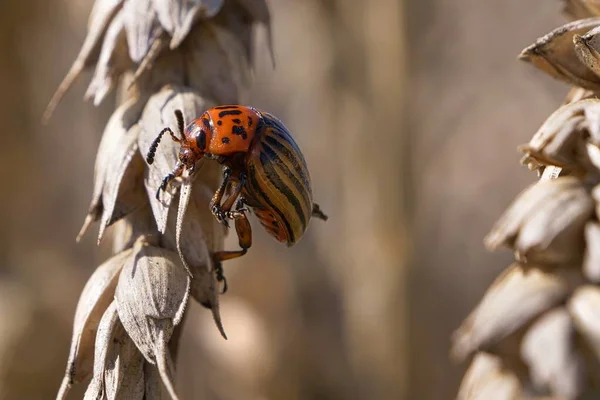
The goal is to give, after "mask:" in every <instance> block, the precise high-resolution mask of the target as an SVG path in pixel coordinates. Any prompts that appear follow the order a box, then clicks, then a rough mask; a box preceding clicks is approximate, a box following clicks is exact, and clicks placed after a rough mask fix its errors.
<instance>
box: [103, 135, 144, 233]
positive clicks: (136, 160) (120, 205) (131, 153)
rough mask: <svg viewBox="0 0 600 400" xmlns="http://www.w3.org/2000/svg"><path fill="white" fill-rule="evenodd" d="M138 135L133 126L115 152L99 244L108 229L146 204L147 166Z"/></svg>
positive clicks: (110, 165) (106, 186)
mask: <svg viewBox="0 0 600 400" xmlns="http://www.w3.org/2000/svg"><path fill="white" fill-rule="evenodd" d="M139 131H140V128H139V126H138V125H134V126H133V127H132V128H131V129H129V131H127V134H126V135H123V136H122V137H121V140H120V142H119V144H118V145H117V146H115V148H114V149H113V153H112V157H111V160H110V164H109V166H108V168H107V171H106V182H105V184H104V190H103V193H102V204H103V205H104V210H103V212H102V220H101V221H100V232H99V233H98V243H100V240H102V236H103V234H104V230H105V229H106V228H107V227H108V226H110V225H111V224H113V223H114V222H116V221H118V220H119V219H121V218H123V217H124V216H126V215H128V214H129V213H131V212H133V211H135V210H136V209H138V208H140V207H142V206H143V205H144V204H146V203H147V197H146V193H145V190H144V187H143V185H142V181H143V176H144V166H145V164H144V160H143V159H142V156H141V155H140V153H139V151H138V150H139V149H138V144H137V140H138V135H139Z"/></svg>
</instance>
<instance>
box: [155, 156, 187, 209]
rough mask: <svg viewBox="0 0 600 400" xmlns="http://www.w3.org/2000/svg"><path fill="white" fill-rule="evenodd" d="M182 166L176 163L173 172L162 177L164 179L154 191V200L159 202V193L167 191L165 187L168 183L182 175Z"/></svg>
mask: <svg viewBox="0 0 600 400" xmlns="http://www.w3.org/2000/svg"><path fill="white" fill-rule="evenodd" d="M183 168H184V167H183V164H181V163H179V162H178V163H177V165H175V169H173V171H172V172H171V173H170V174H168V175H167V176H165V177H164V179H163V180H162V183H161V184H160V186H159V187H158V190H157V191H156V200H158V201H160V192H161V191H166V190H167V186H168V185H169V182H171V181H172V180H174V179H175V178H177V177H180V176H181V174H183Z"/></svg>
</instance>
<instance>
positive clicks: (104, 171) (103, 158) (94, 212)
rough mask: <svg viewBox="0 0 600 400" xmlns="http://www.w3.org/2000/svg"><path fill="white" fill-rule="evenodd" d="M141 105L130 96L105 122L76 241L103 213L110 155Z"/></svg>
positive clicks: (127, 129)
mask: <svg viewBox="0 0 600 400" xmlns="http://www.w3.org/2000/svg"><path fill="white" fill-rule="evenodd" d="M142 107H143V101H141V99H136V98H131V99H129V100H127V101H126V102H125V103H123V104H122V105H121V106H120V107H119V108H117V110H116V111H115V112H114V113H113V115H112V116H111V117H110V119H109V121H108V123H107V124H106V128H105V129H104V133H103V135H102V140H101V141H100V146H99V148H98V155H97V156H96V165H95V168H94V189H93V192H92V202H91V204H90V208H89V211H88V215H87V217H86V219H85V222H84V223H83V227H82V228H81V231H80V232H79V235H77V241H79V240H80V239H81V238H82V237H83V235H84V234H85V232H86V231H87V229H88V228H89V226H90V224H91V223H92V222H94V221H97V220H98V219H99V218H100V216H101V215H102V213H103V209H104V207H103V204H102V193H103V191H104V188H105V185H106V179H107V176H108V171H109V168H111V166H112V163H111V159H112V156H113V154H114V152H115V151H116V149H118V148H119V146H120V144H121V142H122V140H123V138H124V137H126V136H127V132H128V131H129V129H130V128H131V127H132V126H133V125H134V124H135V123H136V121H137V120H138V118H139V116H140V114H141V111H142Z"/></svg>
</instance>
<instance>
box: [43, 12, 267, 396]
mask: <svg viewBox="0 0 600 400" xmlns="http://www.w3.org/2000/svg"><path fill="white" fill-rule="evenodd" d="M269 19H270V17H269V12H268V8H267V5H266V3H265V1H264V0H194V1H192V0H185V1H181V0H97V1H96V3H95V4H94V8H93V10H92V12H91V15H90V19H89V24H88V35H87V37H86V39H85V42H84V44H83V47H82V49H81V51H80V53H79V55H78V56H77V59H76V60H75V63H74V64H73V66H72V68H71V70H70V71H69V73H68V74H67V76H66V78H65V80H64V81H63V83H62V84H61V85H60V86H59V88H58V91H57V92H56V94H55V96H54V97H53V99H52V100H51V102H50V104H49V106H48V109H47V112H46V113H45V115H44V119H45V120H46V121H47V120H48V118H49V117H50V115H51V113H52V111H53V109H54V108H55V107H56V105H57V104H58V102H59V101H60V98H61V97H62V96H63V94H64V93H65V91H66V90H67V89H68V87H69V86H70V85H71V83H72V82H73V81H74V80H75V79H76V78H77V76H78V75H79V74H80V73H81V72H82V71H83V70H84V69H86V68H91V67H95V70H94V74H93V77H92V80H91V83H90V85H89V87H88V90H87V92H86V94H85V97H86V98H88V99H92V100H93V102H94V104H99V103H101V102H102V101H103V100H104V99H105V98H106V96H108V95H109V94H110V93H111V91H112V90H113V89H114V88H118V99H117V101H118V107H117V109H116V110H115V112H114V113H113V115H112V117H111V118H110V120H109V121H108V123H107V125H106V128H105V130H104V134H103V136H102V141H101V143H100V147H99V149H98V155H97V157H96V165H95V177H94V186H93V192H92V201H91V204H90V208H89V212H88V215H87V217H86V219H85V222H84V225H83V227H82V230H81V232H80V234H79V235H78V238H77V239H78V240H80V239H81V238H82V237H83V235H84V234H85V232H86V231H87V229H88V228H89V227H90V225H91V224H93V223H94V222H99V223H100V229H99V235H98V242H99V241H100V240H102V238H103V236H104V233H105V230H106V228H108V227H110V226H112V225H115V229H114V232H113V233H114V234H113V240H114V242H113V249H114V252H115V255H114V256H113V257H112V258H110V259H109V260H108V261H106V262H105V263H104V264H103V265H101V266H100V267H98V269H97V270H96V272H95V273H94V274H93V275H92V276H91V278H90V280H89V281H88V283H87V285H86V287H85V289H84V291H83V293H82V294H81V298H80V300H79V304H78V307H77V312H76V315H75V321H74V327H73V340H72V345H71V352H70V355H69V360H68V363H67V369H66V373H65V377H64V380H63V383H62V385H61V388H60V390H59V393H58V395H57V399H65V398H66V396H67V394H68V392H69V388H70V387H71V386H72V385H73V384H76V383H79V382H81V381H83V380H85V379H86V378H88V377H92V379H91V382H90V384H89V386H88V388H87V391H86V394H85V398H86V399H88V398H89V399H121V398H123V399H125V398H126V399H148V400H150V399H153V400H154V399H167V398H171V399H177V394H176V392H175V389H174V384H173V381H174V378H175V370H174V362H173V359H174V356H175V354H172V353H171V351H169V343H170V341H171V340H177V337H176V336H174V335H177V334H178V332H180V331H181V329H175V328H176V327H177V326H178V325H179V324H181V323H182V321H183V320H184V314H185V312H186V305H187V303H188V301H189V298H190V295H191V297H192V298H194V299H195V300H196V301H198V302H199V303H200V304H202V305H203V306H205V307H207V308H209V309H211V310H212V313H213V316H214V319H215V322H216V324H217V327H218V329H219V331H220V332H221V334H222V335H223V336H224V337H225V332H224V330H223V326H222V324H221V318H220V315H219V303H218V294H219V287H218V284H217V281H216V278H215V271H214V265H213V264H212V261H211V257H210V254H211V253H212V252H214V251H217V250H220V249H221V247H222V245H223V238H224V235H225V231H224V227H223V226H221V225H220V224H219V223H218V222H217V221H216V220H215V219H214V218H213V217H212V215H211V214H210V212H209V207H208V202H209V200H210V194H211V193H213V192H214V191H215V189H216V187H217V185H218V183H219V178H220V176H219V168H218V166H216V165H209V164H206V165H204V166H203V167H202V168H201V170H200V171H199V172H198V173H197V174H195V175H194V177H193V178H192V177H189V176H186V177H184V178H183V179H182V180H181V181H180V182H179V183H180V188H181V189H180V190H179V189H178V188H176V189H175V190H174V191H172V192H171V193H169V194H168V195H167V196H165V198H163V199H162V200H161V201H159V200H157V199H156V198H155V193H156V189H157V188H158V185H159V184H160V181H161V179H162V177H163V176H164V175H166V174H167V173H168V172H170V171H171V169H172V168H173V165H174V163H175V160H176V147H175V144H174V143H172V142H170V141H164V143H162V145H161V148H160V151H159V152H157V153H156V157H155V162H154V164H153V165H152V168H148V165H146V163H145V161H144V160H145V154H146V153H147V152H148V149H149V147H150V144H151V143H152V141H153V140H154V139H155V137H156V135H157V134H158V132H160V131H161V129H163V128H164V127H167V126H169V127H171V128H172V129H174V130H175V128H176V127H177V123H176V120H175V117H174V111H175V110H176V109H178V110H181V111H182V112H183V115H184V118H185V120H186V121H190V120H192V119H194V118H196V117H197V116H198V115H200V114H201V113H202V112H203V111H204V110H205V109H207V108H209V107H212V106H214V105H217V104H222V103H239V102H242V101H243V98H242V97H243V94H244V92H245V89H246V85H247V83H248V80H249V79H248V78H249V68H250V64H251V59H252V48H251V43H252V29H253V26H254V25H255V24H257V23H262V24H265V25H267V28H268V27H269V24H270V21H269ZM175 347H176V346H175Z"/></svg>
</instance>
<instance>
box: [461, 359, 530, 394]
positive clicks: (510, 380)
mask: <svg viewBox="0 0 600 400" xmlns="http://www.w3.org/2000/svg"><path fill="white" fill-rule="evenodd" d="M521 394H522V390H521V384H520V382H519V379H518V378H517V376H516V375H515V374H514V373H513V372H511V371H510V370H509V369H507V368H505V367H504V366H503V364H502V361H501V359H500V358H499V357H497V356H494V355H491V354H487V353H478V354H477V355H476V356H475V357H474V359H473V362H472V363H471V366H470V367H469V369H468V370H467V372H466V373H465V377H464V379H463V381H462V383H461V385H460V389H459V392H458V396H457V397H456V398H457V400H492V399H494V400H495V399H519V398H521Z"/></svg>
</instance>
